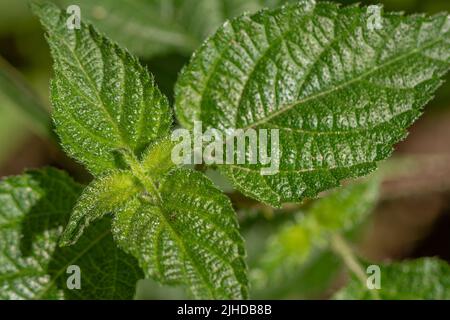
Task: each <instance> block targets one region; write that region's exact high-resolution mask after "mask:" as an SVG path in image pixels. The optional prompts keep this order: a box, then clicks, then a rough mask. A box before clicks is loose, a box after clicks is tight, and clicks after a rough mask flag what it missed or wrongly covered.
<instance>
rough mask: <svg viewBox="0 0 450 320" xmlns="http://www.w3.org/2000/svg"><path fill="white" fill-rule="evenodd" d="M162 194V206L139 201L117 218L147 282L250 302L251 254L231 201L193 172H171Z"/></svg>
mask: <svg viewBox="0 0 450 320" xmlns="http://www.w3.org/2000/svg"><path fill="white" fill-rule="evenodd" d="M159 193H160V197H161V203H162V205H160V206H155V205H151V204H149V203H148V202H145V201H140V200H139V199H137V198H135V199H134V200H133V201H130V202H129V203H128V205H127V206H126V207H125V208H123V209H122V210H120V211H119V212H118V213H117V214H116V215H115V218H114V225H113V234H114V236H115V238H116V239H117V241H118V243H119V245H120V246H121V247H122V248H123V249H124V250H125V251H127V252H130V253H131V254H132V255H134V256H135V257H136V258H137V259H138V260H139V263H140V265H141V267H142V269H143V270H145V272H146V275H147V276H149V277H151V278H154V279H156V280H158V281H160V282H162V283H166V284H170V285H178V284H185V285H188V286H189V289H190V290H191V292H192V294H193V295H194V297H196V298H209V299H241V298H246V297H247V296H248V294H247V275H246V265H245V262H244V257H245V250H244V246H243V240H242V238H241V236H240V234H239V232H238V228H239V226H238V223H237V219H236V215H235V213H234V211H233V208H232V207H231V203H230V201H229V200H228V199H227V197H226V196H225V195H223V194H222V193H221V192H220V191H219V190H218V189H217V188H215V187H214V186H213V184H212V183H211V182H210V181H209V180H208V179H207V178H206V177H205V176H204V175H203V174H201V173H198V172H194V171H190V170H187V169H177V170H174V171H171V172H170V173H169V174H168V175H167V176H166V177H165V178H164V180H163V181H162V182H161V186H160V189H159Z"/></svg>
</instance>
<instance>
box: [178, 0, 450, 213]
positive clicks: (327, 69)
mask: <svg viewBox="0 0 450 320" xmlns="http://www.w3.org/2000/svg"><path fill="white" fill-rule="evenodd" d="M449 21H450V20H449V19H448V16H447V15H445V14H439V15H436V16H432V17H427V16H424V15H414V16H403V15H401V14H397V13H390V14H385V15H384V17H383V20H382V28H381V29H379V30H371V28H369V27H368V15H367V8H365V7H359V6H349V7H340V6H339V5H337V4H333V3H326V2H318V3H317V5H314V2H313V1H301V2H299V3H298V4H293V5H288V6H285V7H282V8H280V9H277V10H263V11H260V12H258V13H257V14H254V15H243V16H241V17H239V18H237V19H234V20H231V21H229V22H227V23H226V24H225V25H224V26H223V27H221V28H220V29H219V30H218V31H217V33H216V34H215V35H214V36H212V37H211V38H209V39H208V40H207V41H206V42H205V43H204V44H203V45H202V47H201V48H200V49H199V50H198V51H197V52H196V53H195V55H194V56H193V58H192V60H191V62H190V64H189V65H188V66H187V67H186V68H185V69H184V71H183V72H182V74H181V76H180V78H179V80H178V83H177V88H176V112H177V116H178V120H179V121H180V122H181V123H182V124H183V125H184V126H185V127H187V128H192V127H193V123H194V121H202V123H203V128H205V129H206V128H208V127H213V128H217V129H221V130H229V129H236V128H240V129H250V128H253V129H278V130H279V135H280V137H279V138H280V152H281V161H280V170H279V173H278V174H275V175H271V176H267V175H266V176H262V175H261V174H260V171H261V167H262V166H261V165H237V164H236V165H223V166H220V169H221V170H222V171H223V172H224V173H225V174H226V175H227V176H228V177H229V178H230V180H231V181H232V182H233V184H234V186H235V187H236V188H237V189H238V190H240V191H242V192H243V193H245V194H246V195H248V196H250V197H253V198H255V199H257V200H260V201H263V202H266V203H268V204H271V205H273V206H280V205H281V203H283V202H297V201H300V200H301V199H303V198H305V197H314V196H316V195H317V194H318V193H319V192H321V191H323V190H326V189H329V188H332V187H335V186H338V185H339V183H340V180H342V179H344V178H350V177H357V176H362V175H365V174H368V173H369V172H371V171H373V170H374V169H375V168H376V163H377V162H378V161H380V160H383V159H386V158H387V157H388V156H389V155H390V154H391V152H392V149H393V145H394V144H395V143H397V142H398V141H400V140H402V139H403V138H404V137H405V136H406V134H407V131H406V128H407V127H408V126H409V125H411V124H412V123H413V122H414V120H416V119H417V118H418V117H419V116H420V115H421V112H422V107H423V106H424V105H425V104H426V103H427V102H428V101H429V100H430V99H431V98H432V96H433V93H434V92H435V90H436V88H437V87H438V86H439V85H440V83H441V77H442V76H443V75H444V74H445V73H446V72H447V70H448V68H449V65H450V54H449V52H450V50H449V48H450V31H449V29H450V22H449Z"/></svg>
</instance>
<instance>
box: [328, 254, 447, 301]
mask: <svg viewBox="0 0 450 320" xmlns="http://www.w3.org/2000/svg"><path fill="white" fill-rule="evenodd" d="M380 270H381V289H380V290H377V293H378V295H379V296H380V298H381V299H384V300H417V299H424V300H448V299H450V266H449V265H448V263H446V262H444V261H441V260H439V259H435V258H422V259H418V260H413V261H405V262H399V263H393V264H391V265H380ZM372 297H373V296H372V294H371V292H370V290H368V289H367V287H366V286H365V285H363V284H362V283H361V281H360V280H357V279H355V278H352V279H351V280H350V283H349V284H348V285H347V286H346V287H345V288H344V289H342V290H341V291H340V292H338V293H337V294H336V296H335V298H337V299H346V300H350V299H358V300H362V299H364V300H368V299H371V298H372Z"/></svg>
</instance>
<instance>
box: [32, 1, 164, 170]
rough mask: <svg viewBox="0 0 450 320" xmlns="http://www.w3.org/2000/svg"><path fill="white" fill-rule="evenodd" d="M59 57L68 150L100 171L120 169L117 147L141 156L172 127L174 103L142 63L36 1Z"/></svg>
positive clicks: (57, 90) (61, 127)
mask: <svg viewBox="0 0 450 320" xmlns="http://www.w3.org/2000/svg"><path fill="white" fill-rule="evenodd" d="M33 10H34V11H35V13H36V14H37V15H38V16H39V18H40V19H41V22H42V24H43V26H44V27H45V29H46V31H47V40H48V42H49V44H50V48H51V51H52V56H53V59H54V69H55V77H54V79H53V81H52V85H51V96H52V104H53V107H54V110H53V119H54V122H55V126H56V131H57V133H58V135H59V136H60V138H61V142H62V145H63V147H64V148H65V150H66V151H67V152H68V153H69V154H70V155H71V156H73V157H74V158H76V159H77V160H79V161H80V162H82V163H83V164H84V165H86V167H87V168H88V169H89V170H90V171H91V172H92V173H94V174H96V175H98V174H101V173H103V172H105V171H107V170H110V169H114V168H117V164H116V158H115V150H117V149H127V150H129V151H130V152H133V153H135V154H136V155H137V156H139V155H140V153H141V152H142V151H143V150H144V149H145V148H146V147H147V146H148V145H149V144H150V143H151V142H153V141H154V140H155V139H157V138H158V137H160V136H165V135H167V133H168V130H169V128H170V126H171V122H172V120H171V117H170V110H169V106H168V102H167V99H166V97H164V96H163V95H162V94H161V93H160V91H159V90H158V88H156V86H155V84H154V80H153V77H152V76H150V75H149V73H148V71H147V70H145V68H143V67H142V66H141V65H140V64H139V61H138V60H137V59H136V58H135V57H133V56H131V55H130V54H129V53H128V52H127V51H124V50H122V49H120V48H119V47H118V46H117V45H116V44H114V43H112V42H110V41H109V40H108V39H106V38H105V37H103V36H102V35H100V34H98V32H97V31H96V30H95V29H94V28H93V27H92V26H90V25H87V24H85V23H83V22H82V23H81V28H80V29H79V30H77V29H74V30H70V29H68V28H67V26H66V21H67V19H68V15H67V14H65V13H63V12H61V11H60V10H59V9H58V8H57V7H56V6H54V5H52V4H48V3H47V4H42V5H37V4H34V5H33Z"/></svg>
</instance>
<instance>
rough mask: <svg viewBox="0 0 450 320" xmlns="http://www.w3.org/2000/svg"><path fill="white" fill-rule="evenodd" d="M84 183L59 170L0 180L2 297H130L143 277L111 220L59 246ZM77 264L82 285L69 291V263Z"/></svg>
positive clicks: (0, 281) (0, 286)
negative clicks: (115, 234) (116, 235)
mask: <svg viewBox="0 0 450 320" xmlns="http://www.w3.org/2000/svg"><path fill="white" fill-rule="evenodd" d="M81 189H82V187H81V186H80V185H78V184H77V183H75V182H74V181H73V180H72V179H71V178H70V177H69V176H67V175H66V174H65V173H63V172H61V171H58V170H55V169H50V168H49V169H44V170H41V171H30V172H27V173H25V174H23V175H21V176H17V177H11V178H6V179H4V180H2V181H1V182H0V299H62V298H65V299H131V298H133V296H134V293H135V285H136V282H137V280H139V279H140V278H142V277H143V274H142V271H141V270H140V269H139V267H138V265H137V262H136V260H135V259H134V258H133V257H131V256H129V255H128V254H126V253H124V252H123V251H122V250H120V249H118V248H117V247H116V245H115V243H114V241H113V237H112V235H111V232H110V222H109V221H108V220H102V221H100V222H98V223H96V224H95V225H94V226H93V227H92V228H91V229H90V230H89V231H88V232H87V233H86V234H85V235H84V236H83V237H82V238H81V239H80V241H79V242H78V244H77V245H76V246H74V247H71V248H57V242H58V239H59V237H60V235H61V232H62V226H63V225H65V223H66V222H67V220H68V218H69V215H70V212H71V210H72V207H73V206H74V204H75V201H76V199H77V198H78V197H79V195H80V193H81ZM70 265H78V266H79V267H80V270H81V289H80V290H69V289H68V288H67V285H66V281H67V278H68V277H69V276H70V274H69V275H68V274H67V273H66V270H67V267H68V266H70Z"/></svg>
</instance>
